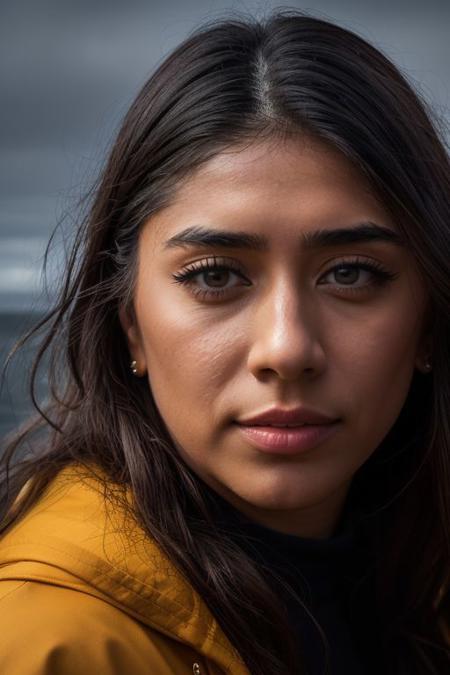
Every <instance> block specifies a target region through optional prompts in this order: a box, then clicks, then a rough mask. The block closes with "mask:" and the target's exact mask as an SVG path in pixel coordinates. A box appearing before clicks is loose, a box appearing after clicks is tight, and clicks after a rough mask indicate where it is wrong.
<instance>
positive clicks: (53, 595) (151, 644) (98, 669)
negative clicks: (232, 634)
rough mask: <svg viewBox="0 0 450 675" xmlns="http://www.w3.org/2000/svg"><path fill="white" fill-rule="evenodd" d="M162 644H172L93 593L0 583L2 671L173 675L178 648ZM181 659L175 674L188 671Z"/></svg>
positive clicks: (13, 674) (19, 673) (55, 674)
mask: <svg viewBox="0 0 450 675" xmlns="http://www.w3.org/2000/svg"><path fill="white" fill-rule="evenodd" d="M161 642H162V643H166V648H165V649H161V644H160V643H161ZM167 642H171V643H173V641H172V640H170V641H168V640H167V638H165V636H162V635H160V634H159V633H158V631H152V630H151V629H149V628H148V627H146V626H144V625H143V624H141V623H140V622H139V621H137V620H135V619H133V617H131V616H129V615H127V614H125V613H124V612H123V611H121V610H120V609H118V608H117V607H114V606H113V605H111V604H109V603H108V602H105V601H104V600H102V599H100V598H97V597H95V596H92V595H89V594H86V593H83V592H79V591H76V590H73V589H70V588H62V587H59V586H54V585H52V584H48V583H40V582H35V581H22V580H2V581H0V672H1V673H8V675H58V674H60V673H64V675H79V673H80V672H83V675H91V674H92V675H93V674H94V673H95V674H96V675H97V674H98V673H102V675H113V674H114V675H119V674H121V673H133V675H144V674H145V675H148V673H149V672H151V673H154V675H173V672H174V670H173V665H174V663H177V658H178V657H177V650H178V647H177V646H176V644H175V643H174V644H173V645H172V647H171V648H168V647H167ZM180 647H181V652H182V650H183V645H180ZM182 657H183V655H182V654H181V657H180V658H181V669H180V670H179V672H180V675H181V673H186V674H187V673H190V672H192V666H190V669H188V667H187V664H188V663H190V664H192V660H190V661H189V660H186V659H184V658H182ZM183 663H184V664H186V665H184V666H183V665H182V664H183Z"/></svg>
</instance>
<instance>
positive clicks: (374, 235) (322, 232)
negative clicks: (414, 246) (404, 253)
mask: <svg viewBox="0 0 450 675" xmlns="http://www.w3.org/2000/svg"><path fill="white" fill-rule="evenodd" d="M371 241H387V242H389V243H392V244H397V245H399V246H405V245H406V244H405V241H404V239H403V237H402V236H401V235H400V234H399V233H398V232H395V231H394V230H391V229H390V228H387V227H383V226H382V225H377V224H376V223H372V222H370V221H367V222H363V223H358V224H357V225H354V226H352V227H348V228H337V229H332V230H328V229H319V230H314V231H310V232H302V233H301V234H300V235H299V243H300V245H301V246H302V248H304V249H305V250H312V249H321V248H327V247H329V246H345V245H346V244H353V243H361V242H371ZM190 246H201V247H205V248H212V247H225V248H241V249H249V250H253V251H267V250H268V248H269V240H268V238H267V237H265V236H264V235H260V234H251V233H249V232H231V231H229V230H216V229H208V228H205V227H202V226H200V225H194V226H192V227H188V228H186V229H185V230H182V231H181V232H178V233H177V234H176V235H174V236H173V237H171V238H170V239H168V240H167V241H166V242H165V244H164V248H165V249H172V248H177V247H181V248H185V247H190Z"/></svg>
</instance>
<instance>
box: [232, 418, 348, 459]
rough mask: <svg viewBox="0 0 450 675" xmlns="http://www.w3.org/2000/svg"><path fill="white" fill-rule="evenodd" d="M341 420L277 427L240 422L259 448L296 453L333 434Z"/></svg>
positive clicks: (245, 434)
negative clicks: (301, 425) (252, 425)
mask: <svg viewBox="0 0 450 675" xmlns="http://www.w3.org/2000/svg"><path fill="white" fill-rule="evenodd" d="M338 425H339V421H337V422H332V423H330V424H317V425H313V424H311V425H309V424H308V425H305V426H303V427H290V428H284V429H282V428H276V427H269V426H267V427H263V426H255V427H250V426H245V425H243V424H238V427H239V428H240V429H241V431H242V433H243V434H244V436H245V437H246V438H247V440H248V441H249V442H250V443H251V444H252V445H253V446H254V447H255V448H257V449H258V450H261V451H262V452H268V453H276V454H278V455H296V454H298V453H301V452H306V450H311V449H312V448H315V447H316V446H317V445H320V443H323V441H325V440H326V439H327V438H329V437H330V436H332V435H333V434H334V433H335V431H336V429H337V427H338Z"/></svg>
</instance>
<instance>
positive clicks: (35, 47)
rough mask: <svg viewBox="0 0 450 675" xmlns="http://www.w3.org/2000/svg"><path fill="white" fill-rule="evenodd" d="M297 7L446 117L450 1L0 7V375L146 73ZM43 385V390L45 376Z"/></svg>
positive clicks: (13, 383)
mask: <svg viewBox="0 0 450 675" xmlns="http://www.w3.org/2000/svg"><path fill="white" fill-rule="evenodd" d="M275 7H286V8H289V7H290V8H299V9H302V10H305V11H308V12H309V13H311V14H313V15H315V16H318V17H321V18H325V19H329V20H334V21H336V22H337V23H339V24H340V25H342V26H344V27H346V28H349V29H351V30H353V31H355V32H356V33H358V34H360V35H361V36H362V37H364V38H366V39H368V40H369V41H370V42H371V43H372V44H374V45H375V46H376V47H378V48H379V49H381V50H382V51H383V52H384V53H385V54H387V55H388V56H389V57H390V58H391V59H392V60H393V61H394V62H395V63H396V64H397V65H398V66H399V67H400V68H401V70H402V71H403V73H404V74H405V75H406V76H407V77H408V79H409V81H410V82H411V83H412V84H413V85H414V86H415V88H416V90H419V92H420V93H421V95H422V97H423V98H425V100H426V101H427V102H428V103H429V104H430V105H431V106H432V108H433V110H434V112H435V114H436V116H437V118H438V119H441V120H442V121H443V122H444V123H446V122H447V123H448V120H449V105H450V104H449V99H450V85H449V76H448V72H449V65H450V41H449V33H450V30H449V29H450V0H428V2H423V0H419V1H418V0H395V1H391V2H388V1H387V0H377V1H373V0H359V1H358V0H317V1H315V2H308V3H306V2H305V3H304V2H290V3H288V4H283V3H274V2H267V1H266V2H227V1H226V0H222V1H220V0H216V1H214V0H209V1H207V0H189V1H185V2H182V1H181V0H178V1H177V0H166V1H164V2H162V1H153V2H152V1H151V0H147V1H145V0H127V2H124V1H123V2H118V1H114V0H9V2H5V1H4V0H1V1H0V50H1V53H0V83H1V92H2V93H1V107H0V118H1V124H0V177H1V178H0V203H1V208H0V368H1V366H2V365H3V362H4V360H5V356H6V354H7V352H8V350H9V348H10V347H11V345H12V343H13V342H14V340H15V338H16V337H17V335H18V334H19V333H20V332H21V331H22V330H23V329H24V327H25V326H27V325H29V324H30V322H31V321H32V320H34V319H35V318H36V316H37V315H38V314H39V312H42V310H43V309H45V307H46V306H47V305H48V303H49V298H48V297H47V296H46V295H45V294H44V293H43V292H42V288H43V287H42V263H43V253H44V250H45V246H46V244H47V241H48V239H49V236H50V234H51V232H52V230H53V229H54V227H55V225H56V224H57V222H58V221H60V220H61V219H63V217H64V220H63V226H62V228H61V231H60V232H59V233H58V236H57V237H56V238H55V243H54V245H53V247H52V249H51V252H50V257H49V263H48V265H49V266H48V282H49V284H50V292H51V288H52V283H53V282H54V281H55V280H56V279H57V277H58V274H59V273H60V269H61V266H62V256H61V250H62V246H63V241H64V238H67V237H69V238H70V233H71V230H73V223H74V221H75V220H76V218H77V212H76V204H77V202H78V200H79V199H80V198H81V197H82V196H83V194H85V192H86V191H87V189H88V188H89V186H90V184H91V183H92V182H93V180H94V178H95V176H96V174H97V172H98V170H99V169H100V167H101V165H102V162H103V160H104V157H105V153H106V151H107V149H108V147H109V146H110V144H111V142H112V140H113V138H114V132H115V130H116V129H117V126H118V124H119V122H120V120H121V118H122V116H123V115H124V114H125V112H126V110H127V108H128V106H129V105H130V103H131V101H132V100H133V98H134V96H135V94H136V93H137V91H138V90H139V88H140V87H141V86H142V85H143V83H144V82H145V81H146V79H147V78H148V77H149V75H150V73H151V72H152V71H153V69H154V67H155V66H156V64H158V63H159V62H160V61H161V60H162V59H163V58H164V57H165V56H166V55H167V54H168V53H169V52H170V51H171V50H172V48H173V47H174V46H175V45H177V44H178V43H179V42H180V41H181V40H182V39H183V38H184V37H186V35H187V33H188V32H189V31H191V30H192V29H193V28H195V27H197V26H198V25H200V24H201V23H202V22H203V21H205V20H210V19H218V18H225V17H227V16H229V14H230V13H232V12H233V11H235V12H244V13H250V14H253V15H256V16H263V15H265V14H267V13H269V12H270V10H271V9H272V8H275ZM32 351H33V346H32V345H31V346H30V347H29V349H28V351H27V352H26V354H25V355H24V356H23V357H21V358H20V359H19V360H18V361H16V362H15V363H14V365H12V366H11V367H10V369H9V371H8V375H7V378H4V380H3V383H2V387H1V390H0V436H2V435H3V434H4V433H5V432H6V431H8V430H9V429H11V428H12V427H13V426H15V425H16V424H17V423H18V422H19V421H20V420H21V419H22V418H23V417H24V416H25V415H26V414H27V412H28V410H29V403H27V401H26V396H25V393H24V376H25V374H26V372H27V370H28V369H29V357H30V353H31V352H32ZM41 389H42V391H44V389H45V382H44V379H43V378H41Z"/></svg>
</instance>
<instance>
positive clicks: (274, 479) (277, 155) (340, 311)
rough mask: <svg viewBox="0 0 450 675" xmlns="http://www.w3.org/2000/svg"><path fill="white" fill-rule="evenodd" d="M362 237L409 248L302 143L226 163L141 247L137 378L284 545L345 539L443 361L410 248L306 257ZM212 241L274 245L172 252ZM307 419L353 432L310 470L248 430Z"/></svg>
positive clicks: (224, 488)
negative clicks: (193, 231) (433, 351)
mask: <svg viewBox="0 0 450 675" xmlns="http://www.w3.org/2000/svg"><path fill="white" fill-rule="evenodd" d="M362 223H363V224H364V223H365V224H367V223H371V224H376V225H378V226H380V227H384V228H386V229H388V230H389V231H390V232H392V233H394V234H395V233H396V232H397V230H396V227H395V223H394V222H393V221H392V219H391V218H390V217H389V215H388V213H387V212H386V211H385V209H383V207H382V205H381V204H380V202H379V201H378V200H376V198H375V197H374V195H373V194H372V193H371V191H370V188H369V185H368V183H367V181H366V179H365V178H364V176H363V174H362V173H360V172H359V171H358V170H357V169H356V168H355V167H354V166H353V165H352V164H351V163H350V162H349V161H348V160H347V159H346V158H345V157H344V156H343V155H342V154H341V153H339V152H338V151H337V150H335V149H334V148H332V147H330V146H328V145H326V144H325V143H322V142H320V141H317V140H314V139H311V138H308V137H302V138H300V137H298V138H289V139H286V140H284V141H283V142H280V141H279V140H278V141H277V142H275V140H270V139H269V140H267V139H266V140H260V141H254V142H252V143H250V144H247V145H246V146H245V147H244V146H242V147H234V148H231V149H230V150H228V151H226V152H222V153H220V154H219V155H216V156H215V157H214V158H212V159H211V160H209V161H208V162H206V163H205V164H203V166H202V167H200V169H198V170H196V171H195V172H193V173H192V174H191V175H190V177H189V178H188V179H185V181H184V182H183V183H182V185H181V187H180V188H179V189H178V192H177V193H176V195H175V199H174V201H173V203H172V204H171V205H170V206H169V207H166V208H164V209H162V210H161V211H160V212H158V213H156V214H154V215H153V216H152V217H151V218H150V219H149V220H148V221H147V223H145V225H144V227H143V228H142V230H141V233H140V237H139V244H138V247H139V248H138V265H137V273H136V274H137V276H136V284H135V293H134V304H133V311H132V312H126V311H125V310H124V309H122V310H121V311H120V320H121V324H122V327H123V330H124V332H125V334H126V336H127V341H128V345H129V350H130V356H131V358H132V359H135V360H136V361H137V369H138V374H139V375H140V376H146V377H148V381H149V386H150V387H151V390H152V394H153V397H154V400H155V403H156V405H157V407H158V410H159V412H160V414H161V416H162V418H163V420H164V422H165V424H166V426H167V429H168V431H169V433H170V435H171V437H172V439H173V441H174V443H175V445H176V447H177V449H178V451H179V453H180V454H181V456H182V457H183V458H184V460H185V461H186V463H187V464H188V465H189V466H190V467H191V468H192V469H193V470H194V471H195V472H196V473H197V475H199V476H200V477H201V478H202V479H203V480H204V481H205V482H206V483H207V484H208V485H210V486H211V487H212V488H213V489H214V490H216V492H218V493H219V494H221V495H222V496H223V497H225V498H226V499H227V500H228V501H229V502H231V503H232V504H233V505H234V506H235V507H236V508H238V509H239V510H240V511H241V512H242V513H245V514H246V515H247V516H248V517H250V518H252V519H253V520H255V521H256V522H259V523H261V524H263V525H265V526H267V527H270V528H273V529H276V530H279V531H280V532H286V533H290V534H295V535H298V536H302V537H311V538H325V537H328V536H330V535H331V534H332V533H333V531H334V530H335V528H336V526H337V523H338V521H339V517H340V514H341V513H342V509H343V506H344V503H345V499H346V496H347V493H348V489H349V486H350V483H351V480H352V477H353V475H354V474H355V472H356V471H357V470H358V469H359V467H360V466H361V465H362V464H363V463H364V462H365V461H366V460H367V459H368V458H369V457H370V455H371V454H372V453H373V452H374V450H375V449H376V448H377V446H378V445H379V444H380V442H381V441H382V440H383V438H384V437H385V436H386V434H387V433H388V431H389V429H390V428H391V427H392V425H393V424H394V422H395V420H396V419H397V417H398V415H399V413H400V410H401V408H402V406H403V404H404V402H405V399H406V397H407V394H408V390H409V387H410V383H411V379H412V376H413V373H414V368H419V369H420V370H423V364H424V361H425V360H426V357H427V356H428V351H429V350H428V341H427V335H426V333H425V330H424V316H425V310H426V304H427V294H426V292H425V288H424V285H423V282H422V280H421V278H420V276H419V274H418V272H417V270H416V268H415V264H414V258H413V256H412V254H411V252H410V251H409V250H408V249H407V247H406V246H405V245H404V244H402V243H397V242H395V241H388V240H384V239H373V240H370V241H365V240H361V241H347V243H342V242H341V243H337V242H334V243H333V242H332V241H328V242H326V245H324V244H322V245H321V246H319V245H318V243H317V242H316V245H314V241H313V240H312V241H310V244H309V245H307V244H306V237H305V235H307V234H310V233H312V232H314V231H317V230H322V231H323V230H326V231H333V230H337V229H341V228H345V229H353V228H357V227H358V226H360V225H361V224H362ZM200 227H201V228H203V229H208V230H214V231H217V230H221V231H226V232H228V233H237V232H239V233H241V234H242V233H244V234H248V235H257V236H259V237H264V238H265V239H266V240H267V242H266V247H260V248H247V247H245V246H243V245H242V244H239V245H235V246H233V247H231V246H226V245H225V243H226V242H225V240H222V241H219V242H218V243H217V242H216V243H214V244H212V245H210V244H207V242H205V241H204V242H203V243H197V244H194V245H193V244H189V243H188V242H186V241H185V242H179V243H178V245H177V244H176V243H175V242H173V243H172V244H171V245H170V244H169V243H167V242H168V241H169V240H170V239H171V238H173V237H175V236H176V235H180V234H181V232H183V231H184V230H186V228H200ZM186 238H187V237H186V236H185V237H184V239H186ZM207 264H208V265H209V267H211V266H214V264H215V265H216V266H218V267H219V269H218V270H216V271H214V270H211V269H207V268H206V269H205V265H207ZM355 264H356V266H355ZM364 264H365V265H372V266H373V265H375V269H370V268H369V269H366V268H364V267H361V265H364ZM352 265H353V266H352ZM357 265H360V266H359V267H358V266H357ZM185 273H189V274H190V277H185V278H184V279H182V277H181V275H183V274H185ZM174 275H175V276H174ZM380 275H381V276H380ZM214 293H216V295H214ZM300 405H302V406H306V407H308V408H313V409H315V410H317V411H319V412H322V413H324V414H326V415H328V416H330V417H332V418H339V419H340V423H339V425H338V427H337V429H336V431H335V433H334V434H332V435H331V436H330V437H329V438H328V439H325V440H324V441H323V442H322V443H321V444H319V445H318V446H316V447H315V448H313V449H310V450H308V451H306V452H302V453H301V454H298V455H290V456H286V455H276V454H267V453H263V452H261V451H259V450H257V449H256V448H255V447H253V446H252V445H250V443H249V442H248V440H247V439H246V438H245V437H244V435H243V434H242V430H241V429H240V428H239V426H238V425H236V424H235V422H236V419H238V418H239V419H242V418H247V417H249V416H253V415H255V414H258V413H260V412H262V411H265V410H267V409H269V408H272V407H274V406H277V407H282V408H284V409H292V408H294V407H297V406H300Z"/></svg>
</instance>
